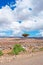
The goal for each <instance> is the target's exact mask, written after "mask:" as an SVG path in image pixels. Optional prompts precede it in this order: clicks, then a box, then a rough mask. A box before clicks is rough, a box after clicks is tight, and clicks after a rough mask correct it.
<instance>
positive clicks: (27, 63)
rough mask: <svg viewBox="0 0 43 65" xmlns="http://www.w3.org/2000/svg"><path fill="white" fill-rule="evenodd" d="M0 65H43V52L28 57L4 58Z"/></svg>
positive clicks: (0, 58)
mask: <svg viewBox="0 0 43 65" xmlns="http://www.w3.org/2000/svg"><path fill="white" fill-rule="evenodd" d="M0 65H43V52H37V53H33V54H27V55H25V54H24V55H18V56H16V57H15V56H2V57H0Z"/></svg>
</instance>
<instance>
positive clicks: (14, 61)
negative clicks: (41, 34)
mask: <svg viewBox="0 0 43 65" xmlns="http://www.w3.org/2000/svg"><path fill="white" fill-rule="evenodd" d="M15 44H21V45H22V46H23V47H25V49H27V50H28V52H29V51H30V49H31V48H34V49H35V50H36V51H38V49H39V48H40V47H43V39H34V38H32V39H30V38H0V50H4V52H6V53H7V52H8V51H10V49H12V47H13V46H14V45H15ZM6 53H5V55H3V56H1V57H0V65H43V51H40V52H30V53H27V52H26V53H25V54H24V53H23V54H22V53H21V54H19V55H17V56H15V55H13V56H11V55H6Z"/></svg>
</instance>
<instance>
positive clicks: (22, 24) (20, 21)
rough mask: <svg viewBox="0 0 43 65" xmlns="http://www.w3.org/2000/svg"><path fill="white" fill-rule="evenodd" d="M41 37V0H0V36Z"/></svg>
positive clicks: (42, 21)
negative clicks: (28, 35) (27, 35)
mask: <svg viewBox="0 0 43 65" xmlns="http://www.w3.org/2000/svg"><path fill="white" fill-rule="evenodd" d="M23 33H28V34H30V37H43V0H0V36H14V37H18V36H21V35H22V34H23Z"/></svg>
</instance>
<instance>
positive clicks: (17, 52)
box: [8, 44, 25, 55]
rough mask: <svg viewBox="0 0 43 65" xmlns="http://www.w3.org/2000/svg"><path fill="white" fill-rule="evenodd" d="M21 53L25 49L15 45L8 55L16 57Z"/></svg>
mask: <svg viewBox="0 0 43 65" xmlns="http://www.w3.org/2000/svg"><path fill="white" fill-rule="evenodd" d="M22 51H23V52H24V51H25V49H24V48H23V47H22V46H21V45H20V44H15V45H14V47H13V49H12V51H11V52H10V53H8V54H11V55H14V54H15V55H18V54H19V52H22Z"/></svg>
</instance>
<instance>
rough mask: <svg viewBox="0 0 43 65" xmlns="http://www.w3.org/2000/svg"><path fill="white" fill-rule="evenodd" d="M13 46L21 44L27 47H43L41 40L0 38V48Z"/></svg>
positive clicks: (42, 40)
mask: <svg viewBox="0 0 43 65" xmlns="http://www.w3.org/2000/svg"><path fill="white" fill-rule="evenodd" d="M14 44H23V45H25V44H26V45H28V46H30V45H31V46H43V39H34V38H33V39H31V38H0V45H1V46H12V45H14Z"/></svg>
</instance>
